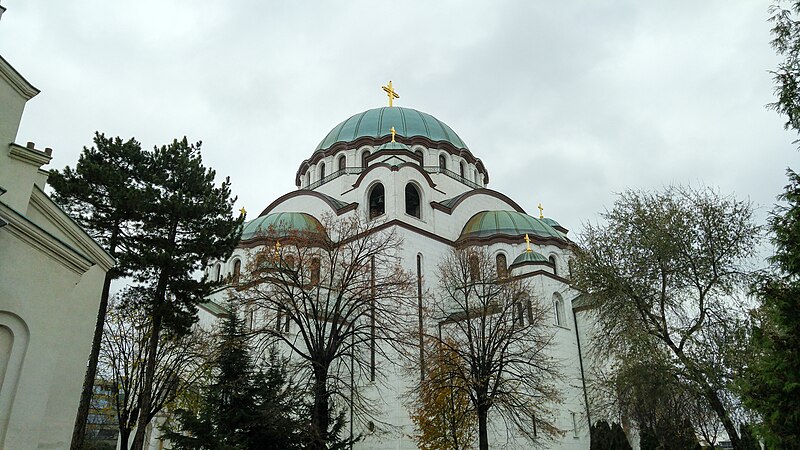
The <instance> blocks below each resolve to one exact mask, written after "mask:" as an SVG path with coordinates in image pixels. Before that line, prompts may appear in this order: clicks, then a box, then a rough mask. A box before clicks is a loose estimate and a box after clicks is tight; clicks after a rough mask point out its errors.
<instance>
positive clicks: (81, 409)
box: [69, 269, 114, 450]
mask: <svg viewBox="0 0 800 450" xmlns="http://www.w3.org/2000/svg"><path fill="white" fill-rule="evenodd" d="M113 278H114V274H113V269H112V270H109V271H108V272H106V277H105V280H104V281H103V292H102V294H100V307H99V308H98V310H97V320H96V321H95V324H94V337H93V338H92V350H91V352H90V353H89V362H88V364H87V365H86V375H84V377H83V391H82V392H81V401H80V403H79V404H78V414H77V415H76V416H75V426H74V427H73V428H72V442H71V443H70V446H69V448H70V450H80V449H82V448H83V441H84V438H85V437H86V421H87V420H88V418H89V408H90V407H91V404H92V394H93V393H94V380H95V377H96V376H97V360H98V359H99V357H100V344H101V343H102V341H103V327H104V325H105V323H106V312H107V309H108V293H109V290H110V288H111V280H112V279H113Z"/></svg>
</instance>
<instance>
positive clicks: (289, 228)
mask: <svg viewBox="0 0 800 450" xmlns="http://www.w3.org/2000/svg"><path fill="white" fill-rule="evenodd" d="M286 232H311V233H320V234H325V229H324V228H323V227H322V224H321V223H319V220H317V218H316V217H314V216H312V215H311V214H307V213H303V212H279V213H272V214H267V215H265V216H261V217H257V218H255V219H253V220H251V221H249V222H247V223H245V224H244V230H242V240H243V241H246V240H249V239H253V238H254V237H258V236H259V235H264V234H268V233H279V234H281V233H286Z"/></svg>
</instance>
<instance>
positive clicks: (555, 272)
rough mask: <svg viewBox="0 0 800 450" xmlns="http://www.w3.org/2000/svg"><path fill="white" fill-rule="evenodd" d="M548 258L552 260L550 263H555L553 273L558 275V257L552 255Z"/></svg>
mask: <svg viewBox="0 0 800 450" xmlns="http://www.w3.org/2000/svg"><path fill="white" fill-rule="evenodd" d="M547 260H548V261H550V264H552V265H553V275H558V268H557V267H556V257H555V255H550V257H549V258H547Z"/></svg>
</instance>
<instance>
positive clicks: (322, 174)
mask: <svg viewBox="0 0 800 450" xmlns="http://www.w3.org/2000/svg"><path fill="white" fill-rule="evenodd" d="M323 178H325V163H324V162H321V163H319V179H320V180H321V179H323Z"/></svg>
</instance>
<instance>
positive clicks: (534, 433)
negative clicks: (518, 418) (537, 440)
mask: <svg viewBox="0 0 800 450" xmlns="http://www.w3.org/2000/svg"><path fill="white" fill-rule="evenodd" d="M531 423H532V424H533V437H539V430H538V429H537V427H536V415H535V414H533V415H531Z"/></svg>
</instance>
